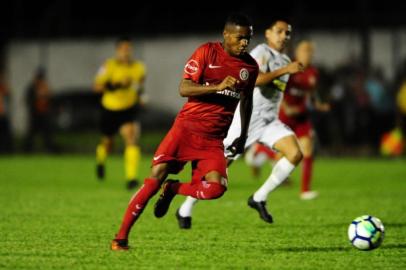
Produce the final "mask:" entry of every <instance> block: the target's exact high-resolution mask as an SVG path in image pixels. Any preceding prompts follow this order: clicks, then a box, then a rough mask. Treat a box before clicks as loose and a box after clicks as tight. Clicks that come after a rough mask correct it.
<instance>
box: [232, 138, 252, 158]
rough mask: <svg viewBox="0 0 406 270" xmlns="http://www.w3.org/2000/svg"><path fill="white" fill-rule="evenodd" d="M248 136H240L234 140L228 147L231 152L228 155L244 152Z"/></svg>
mask: <svg viewBox="0 0 406 270" xmlns="http://www.w3.org/2000/svg"><path fill="white" fill-rule="evenodd" d="M246 140H247V138H241V137H238V138H237V139H235V140H234V141H233V143H232V144H231V145H230V146H229V147H227V150H228V151H230V152H231V154H230V155H227V157H234V156H235V155H237V154H241V153H243V152H244V147H245V141H246Z"/></svg>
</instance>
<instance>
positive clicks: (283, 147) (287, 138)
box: [248, 121, 303, 223]
mask: <svg viewBox="0 0 406 270" xmlns="http://www.w3.org/2000/svg"><path fill="white" fill-rule="evenodd" d="M261 142H263V143H264V144H266V145H268V146H269V147H272V148H273V149H275V150H277V151H278V152H280V153H281V154H282V155H283V157H282V158H281V159H279V160H278V161H277V162H276V163H275V165H274V166H273V168H272V172H271V174H270V175H269V177H268V178H267V179H266V181H265V182H264V184H263V185H262V186H261V187H260V188H259V189H258V190H257V191H256V192H255V193H254V195H252V196H251V197H250V198H249V199H248V205H249V206H250V207H251V208H254V209H256V210H257V211H258V213H259V214H260V217H261V218H262V219H263V220H264V221H266V222H268V223H272V222H273V218H272V216H271V215H270V214H269V212H268V211H267V209H266V201H267V199H268V195H269V194H270V193H271V192H272V191H273V190H274V189H275V188H276V187H278V186H279V185H280V184H281V183H282V182H283V181H284V180H285V179H286V178H287V177H288V176H289V175H290V174H291V172H292V171H293V169H294V168H295V167H296V166H297V165H298V164H299V163H300V161H301V160H302V157H303V154H302V152H301V150H300V147H299V143H298V141H297V139H296V136H295V135H294V134H293V132H292V131H291V130H290V129H289V128H287V127H286V126H285V125H284V124H282V123H281V122H280V121H275V122H274V123H271V124H270V125H269V126H268V128H267V129H266V130H265V132H264V134H263V136H262V137H261Z"/></svg>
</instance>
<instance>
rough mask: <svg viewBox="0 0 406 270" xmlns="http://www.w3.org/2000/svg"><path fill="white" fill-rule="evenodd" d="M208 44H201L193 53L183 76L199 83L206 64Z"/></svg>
mask: <svg viewBox="0 0 406 270" xmlns="http://www.w3.org/2000/svg"><path fill="white" fill-rule="evenodd" d="M207 48H208V44H205V45H203V46H200V47H199V48H197V49H196V51H195V52H194V53H193V54H192V56H191V57H190V58H189V60H188V61H187V63H186V65H185V67H184V69H183V78H184V79H189V80H192V81H194V82H196V83H199V81H200V78H201V76H202V73H203V70H204V68H205V66H206V62H207V61H206V55H207Z"/></svg>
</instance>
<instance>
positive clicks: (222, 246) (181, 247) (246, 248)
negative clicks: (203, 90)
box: [0, 156, 406, 269]
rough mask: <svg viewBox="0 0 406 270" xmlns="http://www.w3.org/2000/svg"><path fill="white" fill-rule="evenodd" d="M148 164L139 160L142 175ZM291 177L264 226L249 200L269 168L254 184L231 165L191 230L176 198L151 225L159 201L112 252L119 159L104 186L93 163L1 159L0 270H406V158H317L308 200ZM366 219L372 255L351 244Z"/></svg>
mask: <svg viewBox="0 0 406 270" xmlns="http://www.w3.org/2000/svg"><path fill="white" fill-rule="evenodd" d="M149 163H150V157H145V158H144V159H143V163H142V168H141V175H142V176H145V175H146V174H147V173H148V171H149ZM265 170H266V171H269V168H267V169H265ZM299 173H300V170H298V169H296V170H295V172H294V174H293V176H292V179H293V181H292V182H293V185H292V186H282V187H280V188H279V189H278V190H276V192H274V193H273V194H271V196H270V198H269V201H268V205H269V209H270V210H271V212H272V214H273V216H274V218H275V223H274V224H272V225H269V224H266V223H264V222H263V221H261V220H260V219H259V218H258V215H257V214H256V213H255V212H254V211H253V210H251V209H249V208H248V207H247V205H246V201H247V198H248V197H249V196H250V195H251V194H252V192H253V191H254V190H255V189H256V188H257V187H258V186H259V185H260V184H261V183H262V181H263V180H264V178H265V176H266V174H267V172H265V171H264V172H263V174H262V176H263V177H262V180H253V179H252V177H251V176H250V172H249V170H248V169H247V167H246V166H245V165H244V163H243V162H242V161H238V162H236V163H235V164H233V165H232V167H231V168H230V170H229V174H230V176H229V178H230V181H229V189H228V191H227V192H226V194H225V195H224V196H223V197H222V198H221V199H219V200H215V201H206V202H200V203H199V204H198V205H197V206H196V208H195V211H194V217H193V227H192V229H191V230H189V231H181V230H179V229H178V227H177V222H176V220H175V218H174V213H175V211H176V209H177V207H178V206H179V204H180V203H181V200H182V199H183V198H181V197H177V198H175V201H174V202H173V204H172V206H171V209H170V211H169V213H168V215H167V216H165V217H164V218H162V219H156V218H155V217H154V216H153V213H152V206H153V204H154V202H155V200H156V197H155V198H153V199H152V200H151V201H150V203H149V205H148V208H147V209H146V210H145V211H144V214H143V216H142V217H141V218H140V219H139V222H138V223H137V224H136V225H135V226H134V227H133V231H132V234H131V237H130V245H131V247H132V248H131V250H130V251H128V252H113V251H110V250H109V244H110V240H111V239H112V238H113V237H114V233H115V232H116V231H117V229H118V226H119V224H120V222H121V218H122V215H123V213H124V210H125V208H126V205H127V203H128V201H129V199H130V197H131V195H132V192H128V191H126V190H125V189H124V181H123V164H122V158H121V157H120V156H113V157H110V158H109V160H108V164H107V178H106V180H105V181H104V182H98V181H97V180H96V178H95V175H94V159H93V157H91V156H28V157H23V156H11V157H7V156H6V157H0V207H1V208H0V209H1V212H0V232H1V236H0V269H368V268H372V269H406V161H405V160H375V159H337V158H335V159H319V160H317V162H316V164H315V171H314V187H315V189H317V190H318V191H319V192H320V197H319V198H317V199H316V200H313V201H301V200H299V198H298V191H299V181H298V180H299V176H300V174H299ZM189 174H190V170H189V168H187V169H186V170H185V171H184V172H183V173H182V174H181V175H180V177H179V178H180V179H182V180H183V181H185V180H187V179H188V178H189ZM363 214H370V215H374V216H377V217H379V218H380V219H381V220H382V221H383V223H384V225H385V229H386V234H385V240H384V242H383V244H382V246H381V247H380V248H378V249H376V250H373V251H368V252H365V251H358V250H356V249H355V248H353V247H352V246H351V245H350V243H349V242H348V240H347V228H348V225H349V224H350V222H351V221H352V220H353V219H354V218H355V217H357V216H360V215H363Z"/></svg>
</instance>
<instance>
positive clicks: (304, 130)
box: [285, 120, 313, 138]
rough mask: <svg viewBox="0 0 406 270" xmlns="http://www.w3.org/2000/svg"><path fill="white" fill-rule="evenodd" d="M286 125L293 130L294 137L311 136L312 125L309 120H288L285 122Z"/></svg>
mask: <svg viewBox="0 0 406 270" xmlns="http://www.w3.org/2000/svg"><path fill="white" fill-rule="evenodd" d="M285 124H286V125H288V126H289V127H290V128H291V129H292V130H293V132H295V134H296V137H298V138H301V137H311V136H312V133H313V125H312V123H311V122H310V120H306V121H303V122H296V121H288V123H285Z"/></svg>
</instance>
